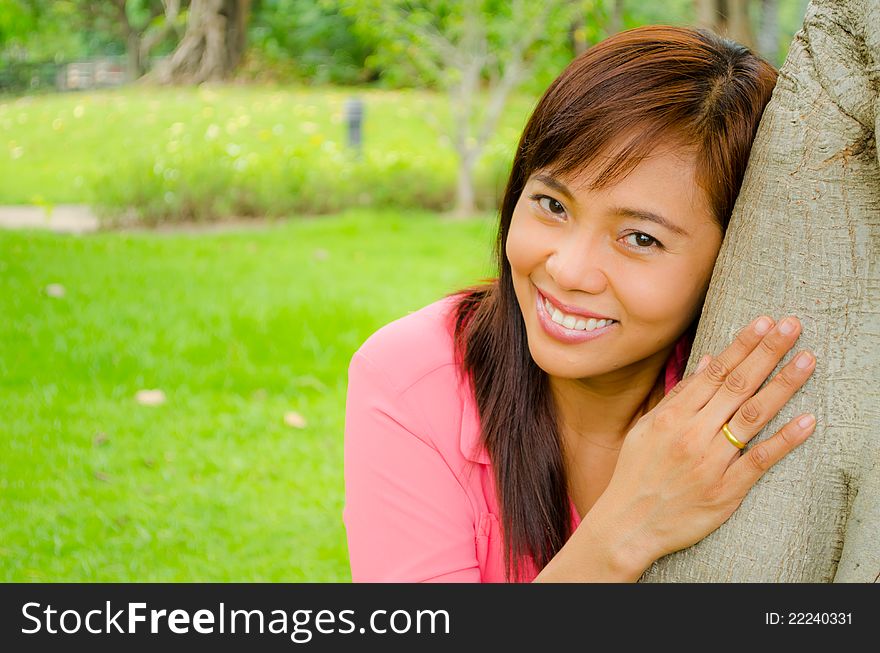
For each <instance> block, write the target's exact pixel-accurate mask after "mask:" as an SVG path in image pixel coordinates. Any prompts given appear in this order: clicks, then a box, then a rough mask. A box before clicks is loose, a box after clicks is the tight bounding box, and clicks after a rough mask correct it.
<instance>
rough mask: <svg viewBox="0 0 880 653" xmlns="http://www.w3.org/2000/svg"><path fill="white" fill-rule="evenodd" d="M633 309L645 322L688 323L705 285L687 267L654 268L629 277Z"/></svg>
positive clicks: (629, 292) (630, 304) (632, 312)
mask: <svg viewBox="0 0 880 653" xmlns="http://www.w3.org/2000/svg"><path fill="white" fill-rule="evenodd" d="M619 289H620V293H621V294H623V293H624V292H625V293H626V299H625V301H626V303H627V305H628V307H629V312H630V313H631V314H632V315H633V316H634V317H637V318H639V319H640V320H642V321H644V322H663V323H666V322H676V321H680V322H681V323H686V322H689V321H690V316H691V314H692V312H693V310H694V307H695V305H696V304H697V303H698V302H699V299H700V297H701V291H702V284H701V282H700V280H699V279H697V278H696V277H695V276H694V275H693V273H692V272H690V271H689V269H688V268H687V267H681V268H679V267H676V268H675V269H669V270H665V271H664V270H660V269H655V270H652V273H651V274H650V275H648V274H643V273H640V274H637V275H634V276H633V277H631V278H630V279H629V283H627V284H626V289H625V290H624V288H623V287H622V286H619Z"/></svg>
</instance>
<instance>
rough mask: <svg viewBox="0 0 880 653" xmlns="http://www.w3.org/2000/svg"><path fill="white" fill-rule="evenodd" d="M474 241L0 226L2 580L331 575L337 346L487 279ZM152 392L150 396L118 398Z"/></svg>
mask: <svg viewBox="0 0 880 653" xmlns="http://www.w3.org/2000/svg"><path fill="white" fill-rule="evenodd" d="M493 232H494V224H493V221H492V220H491V219H489V218H488V217H486V218H480V219H473V220H469V221H464V222H446V221H443V220H441V219H439V218H438V217H437V216H435V215H432V214H424V213H421V214H406V215H402V214H395V213H393V212H385V213H366V212H349V213H345V214H342V215H336V216H332V217H325V218H320V219H308V220H297V221H290V222H286V223H280V224H275V225H273V226H269V227H266V228H262V229H258V230H252V231H251V230H249V231H241V230H239V231H231V232H226V233H213V234H205V233H201V234H198V233H165V234H162V233H120V232H106V233H99V234H96V235H91V236H84V237H73V236H62V235H54V234H48V233H37V232H0V315H2V316H3V317H2V320H0V514H2V515H3V519H2V521H0V580H2V581H98V582H104V581H120V582H121V581H221V582H222V581H291V582H296V581H322V582H323V581H347V580H349V570H348V562H347V551H346V544H345V531H344V526H343V523H342V518H341V512H342V507H343V479H342V438H343V425H344V404H345V388H346V371H347V365H348V362H349V360H350V357H351V354H352V353H353V352H354V350H355V349H357V347H359V346H360V344H361V343H362V342H363V341H364V340H365V339H366V338H367V337H368V336H369V335H370V334H371V333H372V332H373V331H375V330H376V329H377V328H379V327H380V326H382V325H383V324H386V323H387V322H389V321H391V320H393V319H396V318H397V317H401V316H403V315H405V314H406V313H408V312H410V311H413V310H416V309H418V308H420V307H421V306H424V305H426V304H428V303H430V302H432V301H435V300H436V299H439V298H440V297H441V296H442V295H443V294H444V293H446V292H448V291H451V290H453V289H454V288H457V287H460V286H463V285H466V284H469V283H473V282H476V281H477V280H479V279H480V278H482V277H484V276H489V275H490V274H491V265H490V256H491V254H490V252H491V243H492V239H493V238H492V237H493ZM49 284H61V285H62V286H63V287H64V289H65V294H64V296H63V297H52V296H50V295H49V294H47V292H46V287H47V286H48V285H49ZM152 388H158V389H161V390H163V391H164V392H165V394H166V396H167V401H166V403H164V404H163V405H159V406H143V405H140V404H139V403H137V402H136V401H135V394H136V393H137V391H138V390H141V389H152ZM288 411H296V412H298V413H300V414H301V415H302V416H304V417H305V419H306V420H307V425H306V427H305V428H294V427H291V426H288V425H286V424H285V423H284V415H285V413H286V412H288Z"/></svg>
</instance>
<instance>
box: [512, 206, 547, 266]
mask: <svg viewBox="0 0 880 653" xmlns="http://www.w3.org/2000/svg"><path fill="white" fill-rule="evenodd" d="M541 236H542V235H541V230H540V229H539V228H538V226H537V225H536V224H535V223H534V222H533V221H530V220H529V216H527V215H525V214H524V213H523V211H522V210H521V209H515V210H514V212H513V217H512V219H511V221H510V230H509V231H508V232H507V243H506V244H505V254H506V255H507V260H508V261H509V262H510V267H511V268H512V269H513V270H514V271H516V272H519V273H522V274H529V273H530V271H531V268H533V267H534V266H535V265H537V264H538V263H539V262H540V260H541V252H542V249H543V244H542V241H541Z"/></svg>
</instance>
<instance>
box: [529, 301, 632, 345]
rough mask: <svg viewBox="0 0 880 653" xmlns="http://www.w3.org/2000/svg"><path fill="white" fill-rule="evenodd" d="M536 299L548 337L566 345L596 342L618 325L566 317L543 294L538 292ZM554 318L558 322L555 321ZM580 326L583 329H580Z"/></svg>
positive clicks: (539, 315) (604, 321) (536, 305)
mask: <svg viewBox="0 0 880 653" xmlns="http://www.w3.org/2000/svg"><path fill="white" fill-rule="evenodd" d="M535 297H536V301H535V308H536V310H537V313H538V322H540V324H541V327H542V328H543V329H544V331H545V332H546V333H547V335H549V336H551V337H553V338H555V339H556V340H560V341H562V342H565V343H569V344H575V343H580V342H586V341H587V340H594V339H595V338H598V337H600V336H602V335H605V334H606V333H608V332H609V331H610V330H612V329H613V328H614V327H615V326H616V325H617V324H618V323H617V322H616V321H610V323H609V321H608V320H596V319H594V318H590V319H584V318H582V317H575V316H573V315H565V314H564V313H562V311H560V310H559V309H557V308H555V307H553V305H552V304H550V303H549V301H548V300H547V299H546V298H544V297H543V296H542V295H541V293H539V292H536V293H535ZM551 310H552V311H553V313H552V314H551V313H550V312H549V311H551ZM554 316H555V317H556V320H554V319H553V318H554ZM569 325H570V326H569ZM578 326H580V327H581V328H580V329H579V328H578ZM591 327H592V328H591Z"/></svg>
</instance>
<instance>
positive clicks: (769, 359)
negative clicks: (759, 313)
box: [699, 316, 807, 443]
mask: <svg viewBox="0 0 880 653" xmlns="http://www.w3.org/2000/svg"><path fill="white" fill-rule="evenodd" d="M788 326H790V327H791V330H789V331H788V332H787V333H786V328H787V327H788ZM799 335H800V322H799V321H798V319H797V318H796V317H794V316H791V317H788V318H786V319H784V320H782V321H781V322H780V323H779V324H778V325H776V327H775V328H773V329H772V330H771V331H770V332H769V333H768V334H767V335H766V336H764V338H763V339H762V340H761V342H760V344H759V345H758V346H757V347H755V348H754V349H753V350H752V351H751V353H749V355H748V356H747V357H746V359H745V360H744V361H743V362H742V363H740V364H739V365H738V366H736V367H735V368H734V369H732V370H731V372H730V373H729V374H728V375H727V377H726V378H725V379H724V382H723V383H722V384H721V385H720V386H719V388H718V391H717V392H716V393H715V395H714V396H713V397H712V398H711V399H710V400H709V402H708V403H707V404H706V405H705V406H704V407H703V409H702V410H701V411H700V416H699V419H700V421H701V422H702V423H703V424H712V425H717V424H723V423H724V422H726V421H728V420H729V419H731V416H733V415H735V414H736V413H737V412H739V415H740V416H739V419H738V420H737V421H738V424H739V425H740V426H742V425H743V423H744V422H746V421H747V420H749V419H751V420H752V421H753V424H752V426H750V427H749V429H748V430H750V431H751V435H755V434H756V433H757V432H758V430H760V427H761V426H763V424H761V420H762V419H764V418H766V420H767V421H769V420H770V419H771V418H772V417H773V415H775V414H776V412H778V410H779V408H781V407H782V404H784V403H785V402H786V401H788V400H789V399H790V398H791V396H792V395H793V394H794V393H795V392H796V391H797V390H799V389H800V387H801V386H802V385H803V384H804V383H805V382H806V380H807V378H806V377H805V376H804V375H802V374H796V373H794V372H793V371H792V368H790V367H789V368H788V370H787V371H786V373H785V374H784V375H781V376H778V377H777V378H776V384H775V386H774V387H773V388H772V389H771V393H772V394H773V395H774V396H775V397H776V401H775V402H774V406H775V407H776V412H773V413H770V412H769V409H770V407H769V406H767V405H766V401H767V396H766V395H763V397H762V400H763V401H764V402H765V405H760V404H759V403H758V402H757V401H753V402H752V404H751V405H750V406H749V408H748V411H749V412H747V413H746V414H745V416H743V414H742V411H741V408H742V406H744V405H745V403H746V402H747V401H748V400H749V399H752V398H753V395H755V392H756V391H757V390H758V388H759V387H761V384H762V383H764V381H766V380H767V377H768V376H769V375H770V373H771V372H772V371H773V370H774V369H775V368H776V366H777V365H778V364H779V361H780V360H781V359H782V358H783V357H784V356H785V354H786V353H787V352H788V350H789V349H791V348H792V346H794V343H795V341H796V340H797V338H798V336H799ZM710 369H711V366H710ZM779 401H781V402H782V403H779ZM766 423H767V422H766V421H765V422H764V424H766ZM755 425H757V426H758V427H759V428H758V429H757V430H754V426H755ZM710 430H711V429H710ZM731 430H733V429H731ZM708 431H709V430H707V435H708V438H712V436H713V435H714V433H708ZM744 435H745V433H744ZM707 443H708V440H707Z"/></svg>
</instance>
